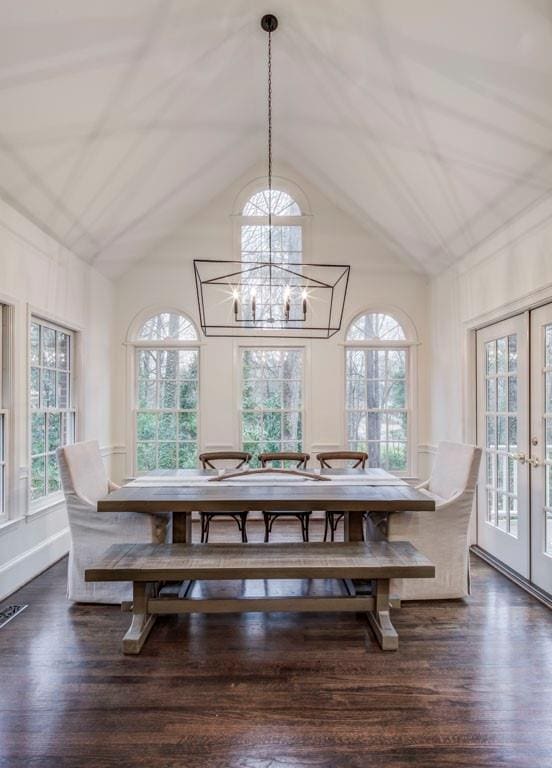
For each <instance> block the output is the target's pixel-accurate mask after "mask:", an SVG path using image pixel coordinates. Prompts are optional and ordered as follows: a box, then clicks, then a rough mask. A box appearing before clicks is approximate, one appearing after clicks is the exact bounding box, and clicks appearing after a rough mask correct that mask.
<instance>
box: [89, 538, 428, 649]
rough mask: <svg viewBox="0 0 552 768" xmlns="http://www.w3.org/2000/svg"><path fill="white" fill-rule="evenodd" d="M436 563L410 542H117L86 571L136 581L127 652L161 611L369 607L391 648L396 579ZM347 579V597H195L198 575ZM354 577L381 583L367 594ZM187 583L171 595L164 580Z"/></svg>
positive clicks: (420, 573)
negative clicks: (164, 587)
mask: <svg viewBox="0 0 552 768" xmlns="http://www.w3.org/2000/svg"><path fill="white" fill-rule="evenodd" d="M434 575H435V567H434V565H433V564H432V563H431V562H430V561H429V560H428V559H427V558H426V557H425V556H424V555H422V554H421V553H420V552H419V551H418V550H417V549H416V548H415V547H414V546H412V544H410V542H407V541H394V542H387V541H368V542H343V543H341V542H333V543H315V542H293V543H281V544H280V543H278V544H270V543H266V544H114V545H113V546H111V547H110V548H109V549H108V550H107V552H106V553H105V555H104V556H103V558H102V559H101V560H100V561H99V562H98V563H97V564H96V565H94V566H93V567H91V568H88V569H87V571H86V574H85V578H86V581H132V582H133V585H134V586H133V603H132V611H133V614H134V615H133V621H132V624H131V627H130V629H129V631H128V632H127V634H126V635H125V638H124V639H123V651H124V652H125V653H139V652H140V650H141V648H142V646H143V644H144V642H145V640H146V638H147V635H148V633H149V631H150V629H151V627H152V626H153V622H154V620H155V617H156V615H158V614H168V613H220V612H228V613H229V612H238V613H242V612H249V611H251V612H254V611H262V612H269V611H282V610H283V611H363V612H367V615H368V619H369V622H370V625H371V626H372V628H373V630H374V632H375V634H376V637H377V639H378V641H379V643H380V645H381V647H382V648H383V650H396V649H397V647H398V636H397V633H396V631H395V629H394V627H393V625H392V624H391V621H390V618H389V580H390V579H394V578H401V579H408V578H431V577H433V576H434ZM210 579H212V580H217V581H218V580H237V579H240V580H241V579H340V580H343V583H344V585H345V587H346V594H345V595H344V596H343V597H339V596H337V597H336V596H331V597H239V598H233V599H228V598H224V599H220V598H211V599H201V598H195V599H194V598H192V597H190V596H189V594H190V591H191V590H190V585H191V582H193V581H195V580H210ZM354 580H362V581H373V582H374V583H375V588H374V589H373V590H372V592H371V593H370V594H369V595H367V594H364V593H359V592H357V590H356V587H355V583H354ZM164 581H168V582H175V581H183V582H184V583H185V586H183V587H182V588H181V589H180V590H179V591H177V593H176V596H174V593H173V594H171V595H168V596H164V595H163V593H161V594H160V593H159V591H158V589H157V585H158V583H159V582H164Z"/></svg>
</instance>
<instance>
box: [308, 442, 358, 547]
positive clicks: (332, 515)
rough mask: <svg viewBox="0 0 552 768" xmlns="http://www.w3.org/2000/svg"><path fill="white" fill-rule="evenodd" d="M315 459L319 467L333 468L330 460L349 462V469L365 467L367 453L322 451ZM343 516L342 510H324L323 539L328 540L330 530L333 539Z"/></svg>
mask: <svg viewBox="0 0 552 768" xmlns="http://www.w3.org/2000/svg"><path fill="white" fill-rule="evenodd" d="M316 460H317V461H318V462H319V463H320V469H334V466H333V465H332V464H331V463H330V462H335V461H345V462H347V463H348V464H350V467H351V469H365V467H366V462H367V460H368V454H367V453H364V451H325V452H324V453H318V454H316ZM343 517H344V513H343V512H329V511H328V510H326V523H325V525H324V541H327V540H328V531H329V532H330V541H335V532H336V530H337V526H338V525H339V523H340V522H341V520H343Z"/></svg>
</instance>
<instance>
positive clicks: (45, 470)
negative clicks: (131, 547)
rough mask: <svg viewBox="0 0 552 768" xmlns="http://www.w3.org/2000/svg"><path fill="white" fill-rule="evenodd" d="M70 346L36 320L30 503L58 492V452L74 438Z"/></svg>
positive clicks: (64, 335) (32, 333)
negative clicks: (71, 406) (71, 408)
mask: <svg viewBox="0 0 552 768" xmlns="http://www.w3.org/2000/svg"><path fill="white" fill-rule="evenodd" d="M71 345H72V336H71V334H70V333H69V332H67V331H64V330H62V329H56V328H53V327H50V326H49V325H45V324H43V323H42V322H39V321H37V320H35V321H33V322H32V323H31V328H30V346H31V355H30V358H31V368H30V370H29V403H30V408H31V415H30V436H29V437H30V449H31V477H30V491H31V498H32V499H39V498H41V497H42V496H47V495H48V494H50V493H57V492H58V491H60V490H61V482H60V475H59V469H58V463H57V450H58V448H60V447H61V446H62V445H65V444H66V443H68V442H73V441H74V438H75V414H74V412H73V411H71V410H70V405H71V402H70V401H71V387H72V373H71V371H70V367H71V355H72V346H71ZM45 454H46V455H45Z"/></svg>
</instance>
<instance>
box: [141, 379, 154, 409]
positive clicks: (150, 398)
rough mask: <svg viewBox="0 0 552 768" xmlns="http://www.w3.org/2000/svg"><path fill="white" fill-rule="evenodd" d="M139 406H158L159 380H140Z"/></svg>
mask: <svg viewBox="0 0 552 768" xmlns="http://www.w3.org/2000/svg"><path fill="white" fill-rule="evenodd" d="M138 407H139V408H157V382H156V381H147V380H146V381H140V382H139V383H138Z"/></svg>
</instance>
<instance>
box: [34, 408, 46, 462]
mask: <svg viewBox="0 0 552 768" xmlns="http://www.w3.org/2000/svg"><path fill="white" fill-rule="evenodd" d="M45 418H46V417H45V414H44V413H33V414H32V416H31V454H32V455H33V456H36V454H37V453H46V422H45Z"/></svg>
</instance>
